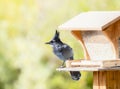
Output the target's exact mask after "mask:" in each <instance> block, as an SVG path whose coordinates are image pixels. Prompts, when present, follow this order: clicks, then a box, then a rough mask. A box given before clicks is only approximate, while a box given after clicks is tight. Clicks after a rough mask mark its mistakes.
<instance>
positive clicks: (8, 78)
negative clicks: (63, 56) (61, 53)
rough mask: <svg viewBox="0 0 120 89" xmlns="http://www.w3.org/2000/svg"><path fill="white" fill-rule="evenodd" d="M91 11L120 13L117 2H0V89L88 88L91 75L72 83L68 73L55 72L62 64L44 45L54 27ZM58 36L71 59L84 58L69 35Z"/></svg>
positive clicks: (12, 0)
mask: <svg viewBox="0 0 120 89" xmlns="http://www.w3.org/2000/svg"><path fill="white" fill-rule="evenodd" d="M91 10H98V11H100V10H104V11H105V10H120V1H119V0H0V89H92V73H91V72H84V71H82V77H81V79H80V80H79V81H73V80H72V79H71V78H70V75H69V73H67V72H59V71H56V68H57V67H59V66H60V65H61V63H62V62H61V61H60V60H58V58H57V57H56V56H55V55H54V54H53V53H52V48H51V47H50V46H48V45H45V44H44V43H45V42H46V41H49V40H50V39H51V38H52V37H53V35H54V33H55V29H56V28H57V26H59V25H60V24H62V23H64V22H65V21H67V20H69V19H70V18H72V17H73V16H76V15H77V14H79V13H81V12H85V11H91ZM60 33H61V34H60V36H61V39H62V40H63V42H66V43H67V44H69V45H70V46H71V47H72V48H73V50H74V58H75V59H80V58H84V57H83V51H82V48H81V46H80V44H79V43H78V42H77V40H76V39H75V38H74V37H73V36H72V35H71V34H70V32H68V31H62V30H61V31H60ZM78 49H79V50H78Z"/></svg>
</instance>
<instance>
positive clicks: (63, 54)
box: [46, 30, 81, 80]
mask: <svg viewBox="0 0 120 89" xmlns="http://www.w3.org/2000/svg"><path fill="white" fill-rule="evenodd" d="M46 44H50V45H52V48H53V52H54V54H55V55H56V56H57V57H58V58H60V59H61V60H63V63H62V66H61V67H63V66H64V63H65V61H66V60H73V51H72V48H71V47H70V46H69V45H67V44H65V43H63V42H62V41H61V40H60V38H59V32H58V31H57V30H56V33H55V36H54V37H53V39H52V40H51V41H49V42H46ZM70 74H71V77H72V79H73V80H79V79H80V77H81V73H80V72H79V71H70Z"/></svg>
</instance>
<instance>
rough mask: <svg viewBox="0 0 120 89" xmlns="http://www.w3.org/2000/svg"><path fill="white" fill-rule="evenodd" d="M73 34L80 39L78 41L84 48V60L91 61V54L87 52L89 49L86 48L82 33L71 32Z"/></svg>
mask: <svg viewBox="0 0 120 89" xmlns="http://www.w3.org/2000/svg"><path fill="white" fill-rule="evenodd" d="M71 33H72V34H73V35H74V36H75V38H76V39H78V41H79V42H80V44H81V46H82V48H83V51H84V58H85V59H87V60H89V59H90V57H89V54H88V52H87V49H86V47H85V44H84V41H83V38H82V35H81V31H76V30H75V31H71Z"/></svg>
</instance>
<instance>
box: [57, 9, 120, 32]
mask: <svg viewBox="0 0 120 89" xmlns="http://www.w3.org/2000/svg"><path fill="white" fill-rule="evenodd" d="M118 20H120V11H92V12H85V13H81V14H79V15H78V16H75V17H73V18H72V19H70V20H69V21H67V22H65V23H64V24H62V25H60V26H59V27H58V28H59V29H67V30H74V29H75V30H83V31H86V30H99V31H100V30H104V29H105V28H106V27H108V26H109V25H111V24H113V23H115V22H116V21H118Z"/></svg>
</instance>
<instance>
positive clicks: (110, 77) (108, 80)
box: [93, 71, 120, 89]
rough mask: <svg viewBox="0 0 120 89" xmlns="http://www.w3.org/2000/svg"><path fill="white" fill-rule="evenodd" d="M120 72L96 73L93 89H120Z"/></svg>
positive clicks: (94, 74) (94, 73)
mask: <svg viewBox="0 0 120 89" xmlns="http://www.w3.org/2000/svg"><path fill="white" fill-rule="evenodd" d="M119 76H120V71H94V72H93V89H120V77H119Z"/></svg>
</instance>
